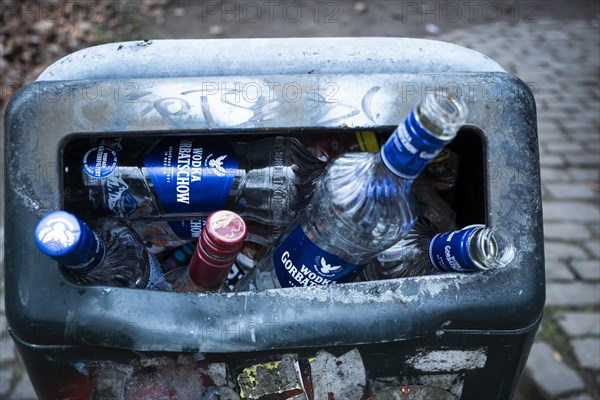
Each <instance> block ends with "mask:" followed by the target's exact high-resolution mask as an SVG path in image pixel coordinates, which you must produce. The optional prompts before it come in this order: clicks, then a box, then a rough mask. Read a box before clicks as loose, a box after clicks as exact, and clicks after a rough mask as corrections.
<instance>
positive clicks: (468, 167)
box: [62, 126, 486, 246]
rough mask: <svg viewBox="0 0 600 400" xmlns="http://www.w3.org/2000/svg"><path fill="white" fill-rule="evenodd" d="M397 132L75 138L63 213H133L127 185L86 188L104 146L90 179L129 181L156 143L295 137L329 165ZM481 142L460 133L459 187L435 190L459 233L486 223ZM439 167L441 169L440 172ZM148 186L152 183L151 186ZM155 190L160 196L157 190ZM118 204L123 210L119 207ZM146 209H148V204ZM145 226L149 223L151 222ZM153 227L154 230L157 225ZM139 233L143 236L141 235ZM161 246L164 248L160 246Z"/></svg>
mask: <svg viewBox="0 0 600 400" xmlns="http://www.w3.org/2000/svg"><path fill="white" fill-rule="evenodd" d="M394 129H395V127H393V126H389V127H388V126H382V127H377V128H368V129H365V130H357V129H349V128H328V129H318V130H316V129H286V130H269V131H266V130H254V131H252V130H244V131H231V130H230V131H227V132H219V133H216V132H214V131H211V132H201V131H196V132H189V131H185V132H157V133H155V132H153V133H152V134H148V132H140V133H131V132H128V133H127V134H124V135H123V136H118V134H117V135H116V136H115V135H112V136H105V135H103V134H102V133H99V134H98V135H97V136H96V137H95V138H94V139H89V136H88V137H86V138H84V137H80V136H78V135H77V134H74V135H72V136H70V140H67V141H65V143H64V146H63V151H62V171H63V180H62V182H63V190H62V193H63V198H62V203H63V208H64V209H65V210H67V211H69V212H73V213H74V214H76V215H77V216H78V217H80V218H82V219H83V220H93V219H94V218H98V217H99V216H102V215H114V214H111V213H110V212H108V213H107V212H106V211H99V210H98V209H97V208H96V207H94V206H93V205H92V201H96V202H98V201H105V202H112V203H111V204H110V205H111V206H116V207H117V208H118V207H120V208H119V210H121V211H122V210H125V211H127V207H128V206H129V205H128V203H127V199H125V196H124V193H126V192H127V191H129V188H128V185H127V184H125V183H124V182H123V181H121V180H118V179H113V180H112V181H111V182H110V183H109V184H108V188H107V189H106V190H107V191H108V192H109V193H108V195H107V196H106V195H105V199H104V200H101V199H99V198H98V197H99V196H98V192H95V193H93V194H92V193H90V192H89V191H87V190H81V189H82V188H83V187H84V180H87V182H90V178H88V177H87V176H86V172H84V167H85V166H84V164H85V163H84V159H88V160H90V158H94V157H96V156H97V154H98V152H94V149H97V148H98V147H99V146H105V147H111V148H113V150H114V152H112V151H104V152H103V154H102V157H104V159H103V160H101V162H100V164H101V166H102V167H101V168H100V169H99V170H97V171H94V170H90V169H89V168H90V166H89V165H88V166H87V167H88V175H89V173H92V174H93V173H96V174H97V175H100V176H103V175H104V174H108V176H110V174H111V173H112V171H111V168H112V166H113V165H116V166H118V167H119V168H121V167H122V166H124V165H127V166H128V167H127V168H128V170H127V171H125V172H124V173H126V174H129V175H131V174H136V173H139V172H136V171H139V168H138V167H142V166H143V162H142V161H140V160H142V159H143V158H144V156H145V155H144V154H143V153H144V152H147V151H148V150H149V149H151V148H152V146H153V143H156V142H157V141H159V140H161V139H164V138H166V137H169V138H178V137H189V136H204V137H206V138H207V139H209V140H210V141H216V142H220V141H224V142H229V141H234V142H249V141H254V140H260V139H263V138H266V137H272V136H277V135H282V136H292V137H295V138H297V139H299V140H300V141H301V142H302V144H303V145H305V147H307V149H308V150H309V151H310V152H311V153H312V154H313V155H315V156H317V157H318V158H320V159H321V160H323V161H327V160H328V159H331V158H333V157H334V156H335V155H337V154H338V153H342V152H345V151H377V150H378V148H379V147H380V146H381V145H382V144H383V143H384V142H385V140H386V139H387V138H388V137H389V135H390V134H391V132H393V131H394ZM481 137H482V132H481V131H479V130H478V128H475V127H465V128H463V129H461V130H460V131H459V132H458V135H457V136H456V138H455V139H454V140H453V141H452V142H451V143H450V144H449V145H448V146H447V148H448V149H449V150H450V151H449V152H448V153H449V154H451V156H452V159H453V160H454V162H453V163H452V168H457V172H456V174H455V177H454V179H453V183H452V184H451V185H446V184H445V183H444V184H442V185H441V188H440V187H439V186H440V185H438V186H435V188H436V192H437V193H438V194H439V196H440V198H441V199H442V200H443V202H444V203H445V204H446V206H448V207H450V208H451V209H452V210H453V211H454V212H455V218H456V220H455V222H456V226H457V227H458V228H462V227H464V226H467V225H471V224H483V223H485V222H486V220H485V216H486V202H485V193H484V189H485V186H484V146H483V141H482V139H481ZM90 154H91V155H90ZM113 155H116V162H115V160H114V159H113V158H112V156H113ZM92 161H93V160H92ZM99 161H100V160H99ZM443 163H444V162H443V161H442V162H441V163H434V162H432V163H431V164H430V166H433V167H432V168H434V169H435V168H437V169H439V168H440V167H439V165H443ZM434 164H436V165H435V166H434ZM442 168H446V167H442ZM426 174H427V170H426V171H424V172H423V173H422V174H421V177H420V178H419V180H421V179H422V178H423V175H426ZM103 179H104V178H103ZM92 181H93V178H92ZM423 181H424V182H426V183H425V184H427V185H431V183H430V182H428V181H427V180H425V179H423ZM148 182H150V181H149V180H148ZM140 184H141V183H140ZM130 185H131V183H130ZM147 186H149V187H152V185H151V183H149V184H147ZM151 190H154V188H152V189H151ZM138 201H139V198H138ZM118 202H120V204H117V203H118ZM84 205H85V206H84ZM138 206H139V205H138ZM141 206H145V205H144V204H142V205H141ZM205 215H206V214H205ZM153 218H155V217H150V218H149V219H150V220H152V219H153ZM143 223H146V220H145V221H144V222H143ZM148 223H149V224H150V223H152V221H149V222H148ZM136 224H137V223H136ZM138 225H139V224H138ZM136 231H138V233H139V230H138V229H136ZM140 236H141V234H140ZM142 239H145V238H142ZM145 243H146V245H148V246H150V245H151V242H150V241H147V240H146V241H145ZM154 243H156V242H154ZM158 245H161V244H160V243H159V244H158Z"/></svg>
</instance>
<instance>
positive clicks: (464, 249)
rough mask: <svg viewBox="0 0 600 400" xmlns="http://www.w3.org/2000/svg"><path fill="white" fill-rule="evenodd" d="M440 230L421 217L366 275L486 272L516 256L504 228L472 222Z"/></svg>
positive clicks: (366, 270) (367, 270) (369, 277)
mask: <svg viewBox="0 0 600 400" xmlns="http://www.w3.org/2000/svg"><path fill="white" fill-rule="evenodd" d="M436 231H437V229H436V228H435V226H434V225H432V224H431V223H430V222H429V221H428V220H427V219H426V218H418V219H417V221H416V223H415V226H414V228H413V230H412V231H411V232H410V233H409V234H408V235H407V236H406V237H405V238H403V239H402V240H400V241H399V242H398V243H396V244H395V245H394V246H392V247H390V248H389V249H387V250H385V251H383V252H381V253H379V254H378V255H377V257H376V258H375V259H374V260H373V261H372V262H371V263H370V264H369V265H368V266H367V267H366V268H365V270H364V274H363V277H364V278H365V279H367V280H376V279H391V278H402V277H409V276H421V275H432V274H436V273H442V272H474V271H483V270H488V269H494V268H500V267H504V266H505V265H507V264H508V263H509V262H510V261H511V260H512V259H513V257H514V252H515V250H514V246H513V244H512V240H511V238H510V236H509V235H508V234H507V233H506V232H505V231H504V230H503V229H501V228H498V227H486V226H484V225H471V226H467V227H465V228H463V229H461V230H458V231H453V232H445V233H437V234H436Z"/></svg>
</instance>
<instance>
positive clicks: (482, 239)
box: [468, 227, 514, 270]
mask: <svg viewBox="0 0 600 400" xmlns="http://www.w3.org/2000/svg"><path fill="white" fill-rule="evenodd" d="M468 248H469V256H470V258H471V260H472V261H473V263H474V264H475V265H477V267H478V268H479V269H484V270H485V269H493V268H500V267H503V266H505V265H506V264H508V263H509V262H510V261H511V260H512V258H513V256H514V248H513V245H512V243H511V240H510V237H509V236H508V235H507V234H506V233H505V232H504V231H502V230H500V229H499V228H495V227H485V228H481V229H478V230H476V231H475V232H473V234H472V235H471V237H470V238H469V247H468Z"/></svg>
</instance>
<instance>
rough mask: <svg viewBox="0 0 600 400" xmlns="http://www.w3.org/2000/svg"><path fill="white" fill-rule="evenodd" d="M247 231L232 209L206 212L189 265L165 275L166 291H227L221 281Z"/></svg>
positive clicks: (237, 252) (228, 270)
mask: <svg viewBox="0 0 600 400" xmlns="http://www.w3.org/2000/svg"><path fill="white" fill-rule="evenodd" d="M247 231H248V230H247V228H246V224H245V223H244V220H243V219H242V218H241V217H240V216H239V215H237V214H236V213H234V212H232V211H227V210H221V211H216V212H214V213H212V214H210V215H209V216H208V218H207V219H206V226H205V228H204V229H203V230H202V234H201V236H200V239H199V240H198V243H197V245H196V249H195V251H194V253H193V255H192V259H191V260H190V263H189V265H188V266H187V267H182V268H178V269H175V270H173V271H171V272H169V273H167V274H166V275H165V279H166V281H167V283H168V285H169V289H168V290H172V291H176V292H218V291H228V290H229V288H228V287H227V286H226V285H225V282H226V280H227V277H228V275H229V274H230V272H231V270H232V267H233V266H234V263H235V259H236V257H237V256H238V254H239V253H240V250H242V246H243V245H244V239H245V238H246V234H247Z"/></svg>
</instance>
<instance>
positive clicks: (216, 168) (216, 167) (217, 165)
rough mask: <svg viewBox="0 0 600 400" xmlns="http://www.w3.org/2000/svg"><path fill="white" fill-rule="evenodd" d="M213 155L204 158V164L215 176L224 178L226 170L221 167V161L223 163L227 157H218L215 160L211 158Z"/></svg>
mask: <svg viewBox="0 0 600 400" xmlns="http://www.w3.org/2000/svg"><path fill="white" fill-rule="evenodd" d="M212 157H213V155H212V154H210V155H209V156H208V157H206V163H207V165H208V166H209V167H212V168H213V170H212V171H213V172H214V174H215V175H217V176H225V175H226V174H227V170H226V169H225V168H224V167H223V161H225V158H227V155H226V154H225V155H222V156H220V157H217V158H212Z"/></svg>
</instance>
